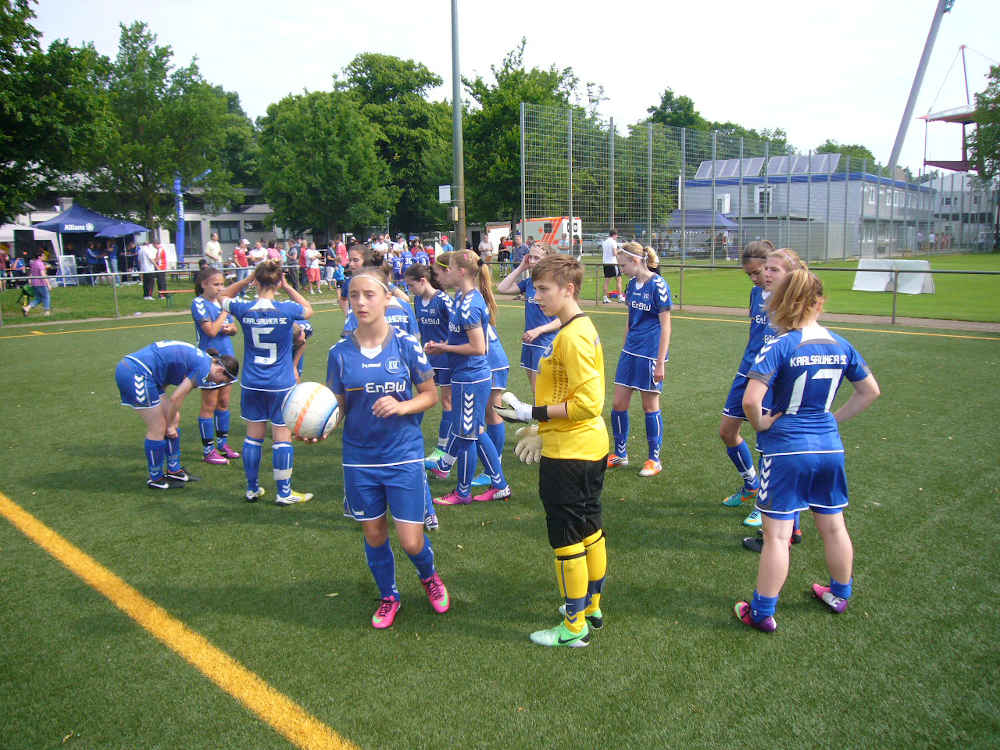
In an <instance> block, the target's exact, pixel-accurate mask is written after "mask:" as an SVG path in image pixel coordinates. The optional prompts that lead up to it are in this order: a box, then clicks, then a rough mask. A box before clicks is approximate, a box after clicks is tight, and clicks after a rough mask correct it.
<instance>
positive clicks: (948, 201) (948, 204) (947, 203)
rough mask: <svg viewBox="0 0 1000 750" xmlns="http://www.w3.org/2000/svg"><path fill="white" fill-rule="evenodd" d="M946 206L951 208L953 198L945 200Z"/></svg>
mask: <svg viewBox="0 0 1000 750" xmlns="http://www.w3.org/2000/svg"><path fill="white" fill-rule="evenodd" d="M944 205H946V206H950V205H951V198H945V199H944Z"/></svg>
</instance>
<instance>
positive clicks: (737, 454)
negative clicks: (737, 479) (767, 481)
mask: <svg viewBox="0 0 1000 750" xmlns="http://www.w3.org/2000/svg"><path fill="white" fill-rule="evenodd" d="M726 455H728V456H729V460H730V461H732V462H733V466H735V467H736V471H738V472H739V473H740V476H741V477H743V489H746V490H755V489H757V488H758V487H760V479H759V478H758V477H757V470H756V469H754V467H753V457H752V456H751V455H750V446H748V445H747V441H746V440H741V441H740V444H739V445H737V446H729V445H727V446H726Z"/></svg>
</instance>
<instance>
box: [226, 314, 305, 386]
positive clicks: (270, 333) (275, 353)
mask: <svg viewBox="0 0 1000 750" xmlns="http://www.w3.org/2000/svg"><path fill="white" fill-rule="evenodd" d="M225 309H226V312H229V313H231V314H232V315H233V316H234V317H235V318H236V320H237V322H238V323H239V324H240V327H241V328H242V329H243V370H242V372H241V373H240V384H241V385H242V386H243V387H244V388H249V389H250V390H255V391H283V390H286V389H288V388H291V387H292V386H293V385H295V370H294V368H293V367H292V324H293V323H294V322H295V321H296V320H300V319H301V318H303V317H305V310H304V309H303V308H302V305H300V304H299V303H298V302H276V301H274V300H270V299H257V300H254V301H252V302H238V301H236V300H234V299H227V300H226V302H225Z"/></svg>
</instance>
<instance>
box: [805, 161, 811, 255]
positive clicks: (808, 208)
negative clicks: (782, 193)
mask: <svg viewBox="0 0 1000 750" xmlns="http://www.w3.org/2000/svg"><path fill="white" fill-rule="evenodd" d="M806 179H807V180H808V182H807V183H806V257H807V258H808V259H809V261H810V262H811V261H812V259H813V257H812V187H813V152H812V149H809V163H808V165H807V167H806Z"/></svg>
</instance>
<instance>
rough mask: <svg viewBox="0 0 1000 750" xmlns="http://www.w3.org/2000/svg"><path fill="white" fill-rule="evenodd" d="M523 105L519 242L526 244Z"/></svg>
mask: <svg viewBox="0 0 1000 750" xmlns="http://www.w3.org/2000/svg"><path fill="white" fill-rule="evenodd" d="M525 106H526V105H525V103H524V102H521V242H522V243H523V242H527V240H528V235H526V234H525V233H524V222H525V218H526V211H527V198H526V197H525V190H524V188H525V180H524V178H525V166H524V152H525V148H524V140H525V127H524V125H525Z"/></svg>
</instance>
